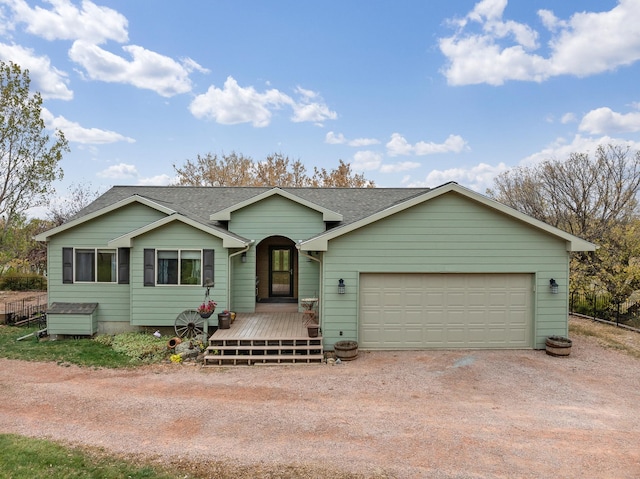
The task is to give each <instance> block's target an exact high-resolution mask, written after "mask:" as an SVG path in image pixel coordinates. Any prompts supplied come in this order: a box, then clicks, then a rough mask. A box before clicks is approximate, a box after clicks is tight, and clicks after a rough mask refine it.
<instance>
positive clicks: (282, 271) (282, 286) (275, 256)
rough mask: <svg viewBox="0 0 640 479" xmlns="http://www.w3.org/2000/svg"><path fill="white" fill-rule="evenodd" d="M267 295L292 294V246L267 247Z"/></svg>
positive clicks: (283, 295) (282, 295)
mask: <svg viewBox="0 0 640 479" xmlns="http://www.w3.org/2000/svg"><path fill="white" fill-rule="evenodd" d="M269 296H278V297H292V296H293V248H292V247H290V246H271V247H270V248H269Z"/></svg>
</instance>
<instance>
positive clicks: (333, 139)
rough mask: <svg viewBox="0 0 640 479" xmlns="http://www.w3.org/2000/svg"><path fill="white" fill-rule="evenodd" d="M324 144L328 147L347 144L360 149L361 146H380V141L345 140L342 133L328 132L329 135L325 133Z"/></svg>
mask: <svg viewBox="0 0 640 479" xmlns="http://www.w3.org/2000/svg"><path fill="white" fill-rule="evenodd" d="M324 142H325V143H328V144H330V145H343V144H347V145H349V146H353V147H356V148H362V147H363V146H371V145H378V144H380V141H379V140H376V139H375V138H356V139H354V140H347V139H346V138H345V136H344V135H343V134H342V133H338V134H336V133H334V132H333V131H330V132H329V133H327V135H326V136H325V139H324Z"/></svg>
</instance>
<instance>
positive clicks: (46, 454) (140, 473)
mask: <svg viewBox="0 0 640 479" xmlns="http://www.w3.org/2000/svg"><path fill="white" fill-rule="evenodd" d="M0 464H2V470H0V477H9V478H11V479H40V478H43V479H44V478H46V479H63V478H64V479H74V478H92V479H111V478H113V479H120V478H131V479H143V478H154V479H170V478H175V477H178V476H177V475H176V474H175V473H169V472H168V471H163V470H161V469H159V468H157V467H152V466H150V465H144V464H143V465H139V464H133V463H131V462H129V461H125V460H121V459H115V458H113V457H110V456H105V455H102V454H91V453H90V452H87V451H84V450H81V449H77V448H70V447H66V446H63V445H60V444H57V443H55V442H52V441H47V440H43V439H31V438H25V437H21V436H17V435H13V434H0ZM5 474H8V475H5ZM182 477H184V476H182Z"/></svg>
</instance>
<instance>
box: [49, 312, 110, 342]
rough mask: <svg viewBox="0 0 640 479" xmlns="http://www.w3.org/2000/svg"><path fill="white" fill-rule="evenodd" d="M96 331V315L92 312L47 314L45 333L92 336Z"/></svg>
mask: <svg viewBox="0 0 640 479" xmlns="http://www.w3.org/2000/svg"><path fill="white" fill-rule="evenodd" d="M97 332H98V320H97V315H96V313H95V312H94V313H93V314H48V315H47V333H49V334H67V335H74V336H75V335H78V336H79V335H86V336H93V335H94V334H95V333H97Z"/></svg>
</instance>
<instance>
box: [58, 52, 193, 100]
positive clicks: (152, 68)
mask: <svg viewBox="0 0 640 479" xmlns="http://www.w3.org/2000/svg"><path fill="white" fill-rule="evenodd" d="M122 49H123V50H124V51H125V52H127V53H129V54H130V55H131V57H132V60H131V61H128V60H126V59H124V58H122V57H120V56H118V55H115V54H113V53H111V52H108V51H106V50H104V49H102V48H100V47H99V46H97V45H94V44H92V43H88V42H85V41H82V40H78V41H76V42H74V43H73V46H72V47H71V49H70V50H69V57H70V58H71V59H72V60H73V61H74V62H76V63H78V64H79V65H81V66H82V67H83V68H85V70H86V72H87V74H88V76H89V78H90V79H92V80H100V81H105V82H112V83H125V84H131V85H134V86H136V87H138V88H146V89H149V90H153V91H155V92H156V93H158V94H159V95H161V96H164V97H170V96H173V95H176V94H179V93H186V92H189V91H190V90H191V80H190V79H189V71H188V70H187V68H185V67H184V66H183V65H181V64H180V63H178V62H176V61H175V60H173V59H172V58H169V57H167V56H164V55H160V54H158V53H155V52H152V51H150V50H147V49H145V48H142V47H139V46H136V45H126V46H123V47H122Z"/></svg>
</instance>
